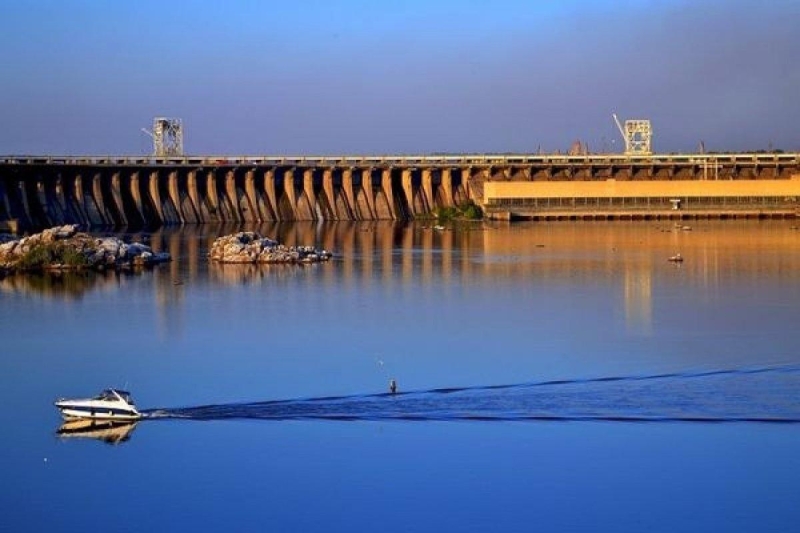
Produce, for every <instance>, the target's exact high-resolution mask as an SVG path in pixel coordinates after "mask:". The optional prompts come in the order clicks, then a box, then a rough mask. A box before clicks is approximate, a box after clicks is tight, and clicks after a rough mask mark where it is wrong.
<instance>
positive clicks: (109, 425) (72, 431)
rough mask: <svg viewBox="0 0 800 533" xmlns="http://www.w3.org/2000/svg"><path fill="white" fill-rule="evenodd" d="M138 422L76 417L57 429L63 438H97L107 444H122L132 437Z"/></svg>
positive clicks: (57, 433) (57, 432)
mask: <svg viewBox="0 0 800 533" xmlns="http://www.w3.org/2000/svg"><path fill="white" fill-rule="evenodd" d="M136 424H137V423H136V422H135V421H134V422H121V421H119V420H89V419H81V418H79V419H75V420H68V421H66V422H64V423H63V424H62V425H61V427H59V428H58V429H57V430H56V435H58V437H59V438H62V439H74V438H78V439H95V440H99V441H103V442H105V443H107V444H120V443H122V442H125V441H127V440H128V439H130V438H131V433H133V430H134V429H136Z"/></svg>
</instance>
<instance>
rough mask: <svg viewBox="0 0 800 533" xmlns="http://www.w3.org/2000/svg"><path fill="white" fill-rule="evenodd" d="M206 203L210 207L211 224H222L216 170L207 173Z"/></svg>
mask: <svg viewBox="0 0 800 533" xmlns="http://www.w3.org/2000/svg"><path fill="white" fill-rule="evenodd" d="M206 202H207V205H208V215H209V219H210V220H209V222H220V221H221V220H222V218H221V217H220V212H219V195H218V194H217V173H216V171H214V170H209V171H208V172H206Z"/></svg>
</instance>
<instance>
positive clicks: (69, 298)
mask: <svg viewBox="0 0 800 533" xmlns="http://www.w3.org/2000/svg"><path fill="white" fill-rule="evenodd" d="M793 224H794V223H793V222H791V221H769V222H757V221H714V222H712V221H697V222H692V223H691V227H686V228H682V227H676V226H675V225H674V224H673V223H671V222H670V223H667V222H636V223H625V222H613V223H538V224H512V225H507V224H499V223H498V224H492V223H485V224H480V223H478V224H474V225H469V226H465V227H460V228H456V229H450V228H448V229H445V230H437V229H434V228H431V227H427V226H426V225H425V224H421V223H416V224H410V225H406V224H390V223H363V224H360V223H337V224H331V223H328V224H311V223H308V224H302V223H296V224H291V225H272V226H263V227H254V228H252V229H256V230H258V231H260V232H262V233H263V234H265V235H267V236H270V237H276V238H278V239H279V240H280V241H282V242H285V243H286V244H311V245H316V246H318V247H324V248H327V249H329V250H333V251H334V252H335V253H336V258H335V259H334V260H333V261H332V262H330V263H326V264H318V265H306V266H262V267H251V266H230V265H229V266H216V265H208V264H207V262H206V259H205V253H206V252H207V250H208V247H209V245H210V243H211V242H212V241H213V239H214V238H215V237H216V236H218V235H222V234H226V233H230V232H232V231H234V228H226V227H215V226H204V227H201V228H185V229H165V230H161V231H158V232H155V233H152V234H148V235H141V234H137V235H128V236H127V237H131V238H143V237H144V238H148V239H149V241H150V243H151V245H152V246H153V247H154V248H156V249H158V250H164V251H169V252H170V253H171V254H172V256H173V258H174V261H173V262H172V263H170V264H166V265H161V266H159V267H157V268H156V269H155V270H153V271H147V272H142V273H136V274H122V275H117V274H114V273H110V274H105V275H96V274H91V275H76V276H66V277H9V278H6V279H2V280H0V334H2V350H1V351H2V357H1V358H0V398H1V399H2V403H3V405H4V406H5V409H3V410H2V411H0V423H2V427H3V439H2V441H1V442H2V444H0V472H2V473H3V481H4V482H3V483H2V484H0V530H4V531H5V530H9V531H43V530H56V531H78V530H86V529H90V530H95V529H99V528H101V527H102V528H106V529H112V530H114V531H142V530H167V529H175V530H189V529H196V530H226V531H253V530H276V531H325V532H332V531H375V530H381V531H398V532H399V531H403V532H407V531H531V530H545V531H551V530H576V531H598V530H600V531H710V530H725V531H755V530H758V531H790V530H794V529H795V528H796V526H797V523H798V520H799V519H800V506H798V505H797V503H796V500H797V494H798V492H799V491H800V490H799V489H800V454H798V453H797V450H798V449H800V423H798V422H799V421H800V401H798V399H799V398H800V355H799V354H800V351H799V350H798V348H799V347H800V346H799V345H800V334H799V333H798V328H797V318H798V316H800V314H799V313H798V310H800V303H798V302H800V231H798V230H797V229H796V228H795V227H794V225H793ZM676 253H680V254H681V255H682V256H683V257H684V258H685V260H684V261H683V262H682V263H672V262H669V261H667V258H669V257H670V256H672V255H674V254H676ZM390 379H395V380H397V383H398V388H399V390H398V394H394V395H391V394H387V391H388V382H389V380H390ZM107 386H116V387H127V388H128V389H130V390H131V391H132V392H133V394H134V397H135V399H136V401H137V404H138V406H139V407H140V408H141V409H142V410H143V411H144V412H145V414H146V418H145V419H144V420H142V421H140V422H138V423H137V424H135V425H133V426H122V427H115V428H103V427H89V428H69V427H68V428H61V427H60V426H61V420H60V418H59V416H58V412H57V411H56V409H55V408H54V407H53V406H52V401H53V400H54V399H56V398H57V397H60V396H63V397H81V396H87V395H91V394H93V393H95V392H97V391H99V389H102V388H104V387H107Z"/></svg>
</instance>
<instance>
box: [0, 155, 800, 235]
mask: <svg viewBox="0 0 800 533" xmlns="http://www.w3.org/2000/svg"><path fill="white" fill-rule="evenodd" d="M798 198H800V153H754V154H741V153H736V154H669V155H667V154H664V155H659V154H653V155H646V156H641V155H637V156H630V155H614V154H596V155H555V154H551V155H524V154H511V155H477V154H464V155H424V156H314V157H312V156H295V157H288V156H269V157H261V156H255V157H250V156H239V157H229V156H219V157H217V156H181V157H154V156H91V157H90V156H16V155H15V156H0V224H3V225H5V226H9V227H17V228H22V229H25V228H40V227H47V226H52V225H57V224H65V223H77V224H82V225H86V226H119V227H123V226H131V227H143V226H159V225H177V224H203V223H216V222H226V223H250V222H256V223H257V222H273V221H301V220H326V221H336V220H409V219H414V218H418V217H422V216H426V215H428V214H430V213H432V212H433V211H435V210H436V209H437V208H440V207H450V206H455V205H459V204H462V203H464V202H467V201H473V202H475V203H476V204H478V205H480V206H481V207H483V209H484V211H485V213H486V215H487V216H488V217H490V218H496V219H513V218H531V219H565V218H566V219H586V218H589V219H596V218H601V219H606V218H627V217H630V218H661V217H667V218H676V217H677V218H687V217H704V216H709V217H722V218H724V217H728V216H731V217H739V216H742V217H794V216H796V215H797V214H798V208H800V204H798Z"/></svg>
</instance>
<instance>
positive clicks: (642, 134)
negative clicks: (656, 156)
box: [612, 114, 653, 155]
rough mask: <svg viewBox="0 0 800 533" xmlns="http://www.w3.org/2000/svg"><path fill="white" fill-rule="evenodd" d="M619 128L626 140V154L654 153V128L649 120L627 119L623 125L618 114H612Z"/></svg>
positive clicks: (623, 138)
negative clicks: (652, 142)
mask: <svg viewBox="0 0 800 533" xmlns="http://www.w3.org/2000/svg"><path fill="white" fill-rule="evenodd" d="M612 116H613V117H614V122H616V123H617V128H618V129H619V132H620V133H621V134H622V140H623V141H625V155H650V154H652V153H653V149H652V144H651V141H652V139H653V129H652V127H651V126H650V121H649V120H626V121H625V127H624V128H623V127H622V124H620V122H619V119H618V118H617V115H616V114H613V115H612Z"/></svg>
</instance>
